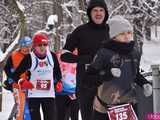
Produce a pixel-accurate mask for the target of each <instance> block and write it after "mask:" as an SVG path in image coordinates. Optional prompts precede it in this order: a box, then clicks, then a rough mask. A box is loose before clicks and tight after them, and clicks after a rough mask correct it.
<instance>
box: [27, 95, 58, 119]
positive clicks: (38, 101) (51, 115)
mask: <svg viewBox="0 0 160 120" xmlns="http://www.w3.org/2000/svg"><path fill="white" fill-rule="evenodd" d="M28 105H29V111H30V114H31V120H41V114H40V106H41V107H42V112H43V117H44V120H57V119H56V105H55V99H54V98H29V101H28Z"/></svg>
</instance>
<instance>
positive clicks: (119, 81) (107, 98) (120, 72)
mask: <svg viewBox="0 0 160 120" xmlns="http://www.w3.org/2000/svg"><path fill="white" fill-rule="evenodd" d="M108 24H109V28H110V31H109V33H110V38H111V41H110V42H108V43H107V44H104V45H103V48H101V49H100V50H98V51H97V54H96V55H95V57H94V60H93V62H92V63H91V65H90V66H88V68H87V74H89V75H91V74H99V76H100V77H99V79H100V80H101V81H103V82H102V84H101V85H100V86H99V87H98V92H97V95H96V97H95V99H94V104H93V108H94V112H93V115H92V119H91V120H109V118H107V110H108V108H111V107H113V106H116V105H122V104H128V103H129V104H131V105H132V106H133V109H134V110H135V112H137V111H136V106H137V99H136V94H135V89H136V84H138V85H139V86H141V87H142V88H143V89H144V94H145V95H146V96H150V95H151V94H152V86H151V85H150V84H149V82H148V81H147V80H146V79H145V78H144V77H143V76H142V75H141V74H140V72H139V62H140V55H139V53H138V51H136V50H135V48H134V43H135V42H134V41H133V27H132V25H131V24H130V22H129V21H128V20H127V19H125V18H123V17H122V16H119V15H116V16H114V17H112V18H111V19H110V20H108ZM126 115H127V114H126ZM126 115H125V117H129V116H126Z"/></svg>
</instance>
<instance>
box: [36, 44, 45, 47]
mask: <svg viewBox="0 0 160 120" xmlns="http://www.w3.org/2000/svg"><path fill="white" fill-rule="evenodd" d="M42 46H45V47H46V46H47V44H39V45H38V47H42Z"/></svg>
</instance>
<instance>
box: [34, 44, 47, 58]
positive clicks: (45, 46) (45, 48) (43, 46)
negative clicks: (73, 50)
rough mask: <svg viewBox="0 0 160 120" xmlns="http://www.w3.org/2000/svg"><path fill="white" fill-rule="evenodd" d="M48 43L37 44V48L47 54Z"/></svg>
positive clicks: (41, 52)
mask: <svg viewBox="0 0 160 120" xmlns="http://www.w3.org/2000/svg"><path fill="white" fill-rule="evenodd" d="M47 46H48V45H47V44H39V45H37V46H35V48H34V49H35V50H36V51H37V52H38V53H39V54H42V55H43V54H45V53H46V51H47Z"/></svg>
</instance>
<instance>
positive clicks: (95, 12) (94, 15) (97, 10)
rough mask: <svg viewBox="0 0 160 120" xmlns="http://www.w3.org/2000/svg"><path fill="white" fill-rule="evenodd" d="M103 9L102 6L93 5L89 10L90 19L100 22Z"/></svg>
mask: <svg viewBox="0 0 160 120" xmlns="http://www.w3.org/2000/svg"><path fill="white" fill-rule="evenodd" d="M105 14H106V13H105V9H104V8H102V7H94V8H93V9H92V10H91V19H92V21H93V22H94V23H95V24H102V23H103V20H104V18H105Z"/></svg>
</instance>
